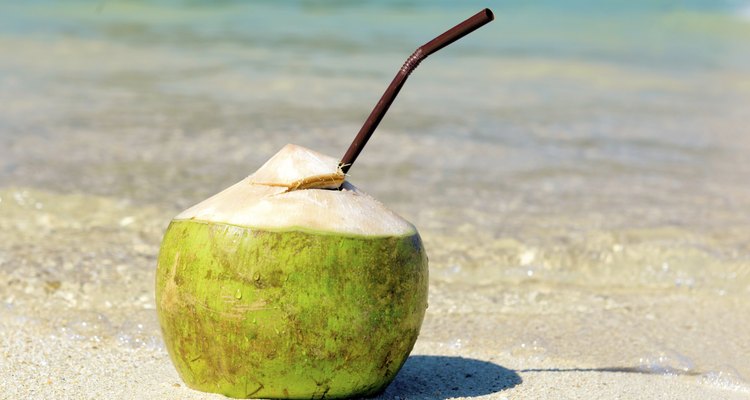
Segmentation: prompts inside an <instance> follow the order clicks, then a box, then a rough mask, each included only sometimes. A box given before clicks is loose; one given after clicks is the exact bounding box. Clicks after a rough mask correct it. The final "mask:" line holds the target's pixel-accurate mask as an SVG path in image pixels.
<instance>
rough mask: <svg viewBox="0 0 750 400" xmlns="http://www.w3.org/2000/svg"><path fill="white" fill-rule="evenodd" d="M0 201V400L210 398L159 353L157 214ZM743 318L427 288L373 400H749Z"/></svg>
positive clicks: (38, 198)
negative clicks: (408, 349) (421, 317)
mask: <svg viewBox="0 0 750 400" xmlns="http://www.w3.org/2000/svg"><path fill="white" fill-rule="evenodd" d="M0 198H1V199H2V202H1V203H0V205H1V206H2V210H3V212H2V219H1V220H0V224H2V226H0V241H1V242H2V243H6V246H5V247H4V251H3V253H2V260H1V261H2V263H3V265H4V266H5V268H3V270H2V273H0V283H2V285H3V288H4V290H3V297H4V298H3V304H2V308H0V327H1V328H2V329H0V348H1V349H2V352H3V360H4V362H3V363H2V364H0V376H1V377H2V378H0V387H2V393H3V398H9V399H11V398H71V399H72V398H101V397H108V398H123V399H130V398H145V397H150V398H154V397H156V398H184V399H205V398H222V396H217V395H209V394H204V393H200V392H196V391H193V390H191V389H189V388H187V387H185V385H184V383H182V382H181V380H180V379H179V377H178V376H177V374H176V372H175V370H174V369H173V367H172V365H171V362H170V361H169V357H168V355H167V353H166V351H165V348H164V345H163V343H162V341H161V337H160V333H159V327H158V323H157V320H156V315H155V310H154V304H153V281H154V260H155V256H156V252H157V251H158V243H159V239H160V235H161V230H162V229H163V222H164V221H166V220H168V218H169V215H170V214H169V213H167V212H164V211H163V210H160V209H158V208H155V207H134V206H132V205H127V204H123V203H122V202H121V201H117V200H115V199H111V198H106V197H91V196H80V195H59V194H54V193H48V192H42V191H38V190H31V189H20V188H14V189H5V190H2V191H1V192H0ZM422 235H423V236H424V237H425V238H427V240H426V242H427V244H428V246H429V245H432V246H436V245H437V244H439V242H438V243H435V242H436V239H435V236H436V235H435V234H434V233H432V232H430V231H429V230H428V231H426V232H422ZM19 239H23V240H19ZM9 243H12V245H10V246H9V245H8V244H9ZM436 258H437V260H433V262H434V263H441V262H444V260H441V258H442V257H441V256H438V257H436ZM11 263H12V265H14V267H15V268H8V266H9V264H11ZM436 275H437V274H436ZM101 282H111V283H110V284H102V283H101ZM747 311H748V305H747V303H746V302H745V301H744V296H731V295H728V294H720V293H712V292H707V291H704V290H695V289H690V288H685V289H684V290H680V291H672V290H666V289H659V288H652V289H648V290H644V289H643V288H627V287H619V288H618V287H614V288H609V289H601V288H590V287H586V286H567V287H562V286H559V287H555V285H550V284H549V283H545V282H543V281H539V280H533V279H519V280H518V281H517V282H506V283H503V284H494V285H483V284H481V283H466V282H460V281H457V280H452V281H451V280H447V279H444V278H440V277H439V275H438V277H437V278H433V282H432V283H431V288H430V307H429V309H428V313H427V317H426V319H425V323H424V326H423V329H422V332H421V335H420V338H419V340H418V342H417V345H416V347H415V349H414V351H413V353H412V356H411V358H410V359H409V360H408V361H407V363H406V365H405V366H404V368H403V369H402V371H401V373H400V374H399V375H398V378H397V379H396V381H395V382H394V383H393V384H392V385H391V386H390V387H389V388H388V389H387V390H386V391H385V393H383V394H382V395H381V396H379V397H378V398H383V399H397V398H401V399H412V398H417V399H440V398H445V399H448V398H492V399H502V398H516V397H522V398H539V399H543V398H550V397H555V398H582V397H584V398H665V399H666V398H695V399H701V398H726V399H734V398H737V399H740V398H750V386H748V385H747V383H746V381H745V380H744V378H743V376H742V373H746V372H745V371H743V372H740V371H738V369H737V368H735V367H733V365H747V364H746V361H745V357H746V354H747V346H748V343H747V341H746V340H745V339H746V337H745V335H744V334H743V332H746V330H745V326H746V324H747V318H748V312H747ZM619 327H627V328H619ZM633 332H639V334H638V335H634V334H633ZM704 366H713V367H712V368H710V369H704Z"/></svg>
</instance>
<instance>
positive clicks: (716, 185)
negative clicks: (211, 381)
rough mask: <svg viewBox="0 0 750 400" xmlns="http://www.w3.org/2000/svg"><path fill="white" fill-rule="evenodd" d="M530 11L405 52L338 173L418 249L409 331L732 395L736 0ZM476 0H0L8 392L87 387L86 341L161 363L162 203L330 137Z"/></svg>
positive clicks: (340, 137) (744, 202)
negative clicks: (370, 126) (423, 296)
mask: <svg viewBox="0 0 750 400" xmlns="http://www.w3.org/2000/svg"><path fill="white" fill-rule="evenodd" d="M536 4H537V5H535V6H528V5H526V4H525V3H524V2H503V3H498V4H491V5H490V6H492V7H493V9H494V11H495V14H496V17H497V20H496V21H495V22H494V23H493V24H491V25H489V26H488V27H486V28H484V29H482V30H480V31H477V32H476V33H474V34H472V35H471V36H470V37H467V38H466V39H464V40H463V41H461V42H460V43H456V44H455V45H453V46H451V47H450V48H447V49H445V50H443V51H441V52H440V53H439V54H436V55H434V56H432V57H431V58H430V59H429V60H428V61H426V62H424V63H423V64H422V65H421V66H420V68H419V70H418V71H417V72H415V73H414V75H413V76H412V77H411V78H410V80H409V82H408V83H407V84H406V86H405V89H404V90H403V92H402V94H401V95H400V97H399V99H398V100H397V101H396V103H395V104H394V106H393V108H392V110H391V111H390V113H389V114H388V116H387V117H386V119H385V120H384V122H383V124H382V125H381V127H380V128H379V129H378V131H377V133H376V134H375V136H374V137H373V139H372V140H371V142H370V144H369V145H368V147H367V149H366V150H365V151H364V152H363V154H362V156H361V157H360V159H359V160H358V161H357V164H356V165H355V166H354V167H353V168H352V170H351V172H350V175H351V180H352V181H353V182H354V183H356V184H357V185H358V186H359V187H360V188H362V189H363V190H365V191H367V192H369V193H370V194H372V195H374V196H375V197H376V198H378V199H380V200H381V201H383V202H384V203H385V204H387V205H388V206H389V207H391V208H392V209H393V210H395V211H397V212H398V213H399V214H401V215H403V216H404V217H406V218H407V219H409V220H410V221H412V222H413V223H414V224H415V225H416V226H417V227H418V228H419V230H420V232H421V234H422V237H423V239H424V242H425V245H426V247H427V250H428V253H429V255H430V267H431V279H432V286H431V298H430V308H429V310H428V316H427V319H426V321H425V327H424V329H423V332H422V336H421V338H420V342H418V344H417V348H416V351H418V352H422V353H429V352H437V353H438V354H442V353H446V352H448V353H451V354H462V355H465V356H474V357H475V358H481V359H487V358H488V357H489V356H492V357H495V358H494V360H495V361H496V362H500V363H501V364H502V365H503V366H505V367H508V368H512V369H516V370H521V369H535V368H547V369H549V368H593V369H596V368H599V369H602V368H634V369H636V370H639V371H644V372H647V373H656V374H678V375H680V374H682V375H689V376H696V377H698V378H696V379H699V380H700V384H705V385H720V386H722V385H723V387H729V388H735V389H736V390H740V389H737V388H744V389H742V390H745V391H747V390H748V389H747V388H748V387H749V386H748V385H750V383H748V379H750V363H749V362H748V361H747V360H748V358H749V357H750V331H748V330H747V328H746V326H750V306H749V305H748V304H747V299H748V296H750V157H749V155H750V136H749V135H748V133H750V132H749V131H748V130H749V129H750V112H748V109H750V108H749V107H748V104H750V18H749V17H748V15H749V14H748V10H750V4H746V3H742V2H739V1H725V2H712V1H690V2H682V3H676V2H645V1H644V2H610V3H608V4H607V5H606V6H605V5H601V4H600V3H599V2H593V1H575V2H572V3H571V2H566V6H565V7H562V6H560V5H557V2H551V1H550V2H541V3H536ZM483 5H485V4H482V5H480V4H479V3H472V2H460V4H454V2H430V3H429V5H427V2H408V1H407V2H401V1H399V2H397V1H393V2H364V3H361V4H359V5H356V6H355V5H347V4H343V3H339V2H334V3H330V4H328V5H324V6H321V5H317V4H314V3H312V2H306V1H297V2H291V1H290V2H284V3H281V4H279V3H277V2H257V3H254V4H252V5H250V4H245V3H242V2H232V1H226V2H220V3H216V2H210V3H209V2H178V1H162V2H148V3H146V2H128V3H124V2H111V1H105V2H99V3H95V4H89V3H86V2H66V3H65V4H64V5H63V4H55V5H54V6H52V5H51V3H48V2H44V1H38V2H24V3H23V5H7V4H5V5H2V6H0V53H2V54H5V55H6V56H3V57H0V104H2V105H3V106H2V107H0V299H1V300H2V301H3V303H2V304H1V305H0V325H2V328H3V329H2V330H0V332H2V333H0V339H2V340H0V348H2V349H3V351H4V352H5V353H6V354H9V356H8V357H10V358H9V359H12V360H21V361H23V363H21V362H17V363H14V365H8V364H6V365H0V373H2V374H3V375H5V376H8V374H10V376H12V377H14V378H16V379H13V380H11V381H10V382H9V381H5V382H4V383H3V385H4V386H6V389H8V390H9V391H8V390H6V392H7V393H10V394H11V395H12V394H13V393H19V394H24V393H26V392H24V390H26V389H24V387H28V385H30V384H34V383H35V382H36V383H38V382H39V376H49V377H50V379H52V377H54V378H55V379H58V378H59V379H63V380H65V379H68V382H74V381H75V382H86V379H87V378H86V376H90V375H91V374H93V375H96V373H97V368H96V367H92V366H89V367H87V366H86V362H85V360H86V359H88V358H91V357H90V356H91V355H92V354H94V353H96V351H95V349H92V348H100V349H108V350H107V351H104V352H99V353H96V354H99V355H98V356H97V357H104V358H107V357H109V358H113V359H117V357H121V358H122V357H125V359H127V360H129V361H132V360H141V361H143V360H151V359H153V358H159V357H161V359H160V360H161V361H160V362H164V361H165V360H166V359H165V358H164V357H165V353H164V349H163V345H162V344H161V341H160V336H159V332H158V326H157V325H156V322H155V318H154V316H153V272H154V267H155V256H156V252H157V251H158V245H159V241H160V238H161V235H162V233H163V230H164V228H165V227H166V225H167V223H168V222H169V220H170V219H171V217H172V216H174V215H175V214H176V213H177V212H179V211H180V210H182V209H184V208H186V207H187V206H190V205H192V204H194V203H196V202H197V201H199V200H201V199H204V198H206V197H207V196H208V195H210V194H213V193H215V192H217V191H219V190H220V189H222V188H224V187H226V186H228V185H230V184H232V183H234V182H235V181H238V180H240V179H241V178H243V177H244V176H246V175H247V174H249V173H251V172H252V171H254V170H255V169H256V168H257V167H258V166H259V165H260V164H261V163H262V162H263V161H264V160H265V159H267V158H268V157H270V156H271V155H272V154H274V153H275V152H276V151H277V150H278V149H279V148H281V147H282V146H283V145H284V144H286V143H290V142H291V143H296V144H300V145H303V146H306V147H310V148H313V149H316V150H318V151H321V152H324V153H327V154H330V155H333V156H338V155H341V154H343V152H344V151H345V150H346V147H347V146H348V144H349V141H350V140H351V139H352V137H353V135H354V134H355V133H356V132H357V130H358V129H359V126H360V125H361V123H362V121H363V120H364V119H365V117H366V116H367V113H368V112H369V111H370V109H371V107H372V106H373V105H374V103H375V102H376V101H377V99H378V96H379V95H380V94H381V93H382V91H383V90H384V88H385V86H386V85H387V83H388V82H390V79H391V78H392V75H393V74H394V73H395V71H396V70H397V69H398V67H399V66H400V65H401V63H402V62H403V60H404V59H405V58H406V56H407V55H408V54H410V53H411V52H412V51H413V50H414V48H415V47H416V46H418V45H419V44H421V43H423V42H425V41H426V40H429V39H430V38H431V37H432V36H434V35H435V34H437V33H440V32H441V31H442V30H444V29H445V28H447V27H449V26H451V25H452V24H453V23H455V22H457V20H459V19H461V18H463V17H466V16H469V15H471V14H472V13H473V12H475V11H476V10H478V9H480V8H481V7H482V6H483ZM8 332H22V333H23V334H21V335H20V336H19V335H9V334H8ZM50 342H51V343H54V344H55V346H56V347H58V348H61V349H64V351H62V352H60V353H59V354H51V353H49V352H48V351H46V352H45V351H44V350H39V349H44V348H46V346H47V343H50ZM34 349H36V350H38V351H35V350H34ZM123 354H125V355H124V356H123ZM66 355H67V356H72V357H73V358H74V359H76V358H78V359H80V360H84V361H82V362H81V363H79V364H76V365H77V366H75V367H73V366H71V364H66V363H70V361H65V360H66V358H65V357H66ZM102 362H103V363H104V361H102ZM24 363H25V364H24ZM134 363H135V362H134ZM92 365H96V364H95V363H94V364H92ZM133 369H134V371H135V370H136V367H133ZM86 371H88V375H87V372H86ZM74 372H75V374H77V375H75V376H77V377H78V378H75V377H73V375H72V374H74ZM99 372H101V371H99ZM75 379H78V380H77V381H76V380H75ZM18 382H21V383H23V384H24V385H27V386H22V385H20V384H18ZM136 389H137V387H135V388H134V389H133V390H136ZM14 390H16V392H14ZM733 390H734V389H733Z"/></svg>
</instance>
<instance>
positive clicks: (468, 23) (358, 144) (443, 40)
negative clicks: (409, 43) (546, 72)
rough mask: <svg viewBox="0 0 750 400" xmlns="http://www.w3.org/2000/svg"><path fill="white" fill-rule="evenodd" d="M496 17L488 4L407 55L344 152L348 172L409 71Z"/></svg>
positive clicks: (345, 170)
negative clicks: (487, 6)
mask: <svg viewBox="0 0 750 400" xmlns="http://www.w3.org/2000/svg"><path fill="white" fill-rule="evenodd" d="M494 18H495V16H494V15H493V14H492V11H491V10H490V9H489V8H485V9H484V10H482V11H480V12H478V13H476V14H474V15H473V16H472V17H470V18H469V19H467V20H465V21H463V22H461V23H460V24H458V25H456V26H454V27H453V28H451V29H449V30H447V31H445V32H444V33H443V34H442V35H440V36H438V37H436V38H435V39H432V40H431V41H429V42H427V43H425V44H424V45H423V46H421V47H419V48H418V49H417V50H416V51H414V53H412V55H411V56H409V58H407V59H406V61H405V62H404V65H402V66H401V69H399V71H398V73H397V74H396V76H395V77H394V78H393V81H392V82H391V84H390V85H388V88H386V90H385V93H383V96H382V97H381V98H380V100H379V101H378V104H376V105H375V108H374V109H373V110H372V112H371V113H370V116H369V117H368V118H367V120H366V121H365V123H364V125H362V128H360V130H359V132H358V133H357V136H356V137H355V138H354V141H352V144H351V145H350V146H349V149H348V150H347V151H346V154H344V157H343V158H342V159H341V162H340V163H339V166H340V168H341V170H342V171H343V172H344V173H346V172H347V171H349V168H350V167H351V166H352V163H354V161H355V160H356V159H357V156H359V153H360V152H362V149H363V148H364V147H365V144H367V141H368V140H370V136H372V133H373V132H375V129H376V128H377V127H378V125H379V124H380V121H381V120H382V119H383V116H384V115H385V113H386V112H387V111H388V108H390V106H391V104H392V103H393V100H394V99H395V98H396V96H397V95H398V92H399V91H400V90H401V87H403V86H404V83H405V82H406V78H408V77H409V75H410V74H411V73H412V72H413V71H414V70H415V69H416V68H417V66H418V65H419V63H421V62H422V60H424V59H425V58H427V56H429V55H430V54H432V53H434V52H436V51H438V50H440V49H442V48H443V47H445V46H448V45H449V44H451V43H453V42H455V41H456V40H458V39H461V38H462V37H464V36H466V35H468V34H469V33H471V32H474V31H475V30H477V29H479V28H480V27H482V26H483V25H485V24H486V23H488V22H490V21H492V20H493V19H494Z"/></svg>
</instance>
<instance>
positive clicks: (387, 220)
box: [175, 144, 416, 236]
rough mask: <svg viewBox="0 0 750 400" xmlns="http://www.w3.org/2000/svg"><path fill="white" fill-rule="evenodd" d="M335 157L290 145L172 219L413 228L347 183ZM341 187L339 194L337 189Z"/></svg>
mask: <svg viewBox="0 0 750 400" xmlns="http://www.w3.org/2000/svg"><path fill="white" fill-rule="evenodd" d="M344 179H345V175H344V173H343V172H342V171H341V168H339V163H338V161H337V160H336V159H334V158H332V157H329V156H326V155H323V154H320V153H318V152H315V151H312V150H310V149H306V148H304V147H301V146H297V145H293V144H288V145H286V146H284V148H282V149H281V150H280V151H279V152H278V153H276V155H274V156H273V157H271V159H269V160H268V161H267V162H266V163H265V164H263V165H262V166H261V167H260V169H258V170H257V171H256V172H255V173H254V174H252V175H250V176H248V177H247V178H245V179H243V180H241V181H239V182H237V183H236V184H234V185H232V186H230V187H229V188H227V189H225V190H223V191H222V192H220V193H218V194H216V195H214V196H212V197H210V198H208V199H206V200H204V201H203V202H201V203H198V204H196V205H195V206H193V207H190V208H188V209H187V210H185V211H183V212H182V213H180V214H179V215H178V216H177V217H175V220H196V221H205V222H213V223H224V224H231V225H237V226H244V227H250V228H256V229H265V230H274V231H279V230H294V229H300V230H306V231H316V232H321V233H334V234H344V235H357V236H404V235H411V234H414V233H415V232H416V229H415V228H414V226H413V225H412V224H410V223H409V222H408V221H406V220H405V219H403V218H401V217H400V216H398V215H397V214H396V213H394V212H393V211H391V210H389V209H387V208H386V207H385V206H384V205H383V204H381V203H380V202H379V201H377V200H375V199H373V198H372V197H370V196H368V195H367V194H365V193H363V192H361V191H359V190H358V189H357V188H356V187H354V186H353V185H351V184H350V183H349V182H344ZM342 184H343V190H336V189H337V188H338V187H339V186H341V185H342Z"/></svg>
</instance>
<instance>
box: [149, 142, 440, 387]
mask: <svg viewBox="0 0 750 400" xmlns="http://www.w3.org/2000/svg"><path fill="white" fill-rule="evenodd" d="M342 184H343V189H342V190H336V188H338V187H339V186H341V185H342ZM427 273H428V271H427V257H426V255H425V252H424V249H423V246H422V242H421V240H420V237H419V234H418V233H417V230H416V229H415V228H414V226H413V225H412V224H410V223H409V222H407V221H406V220H404V219H403V218H401V217H399V216H398V215H396V214H395V213H393V212H392V211H390V210H388V209H387V208H386V207H385V206H383V205H382V204H381V203H379V202H378V201H376V200H375V199H373V198H372V197H370V196H368V195H366V194H364V193H363V192H361V191H359V190H358V189H357V188H356V187H354V186H353V185H351V184H349V183H348V182H344V174H343V173H342V172H341V170H340V169H339V167H338V162H337V161H336V160H335V159H333V158H331V157H327V156H324V155H322V154H319V153H316V152H314V151H311V150H308V149H305V148H302V147H299V146H294V145H287V146H286V147H284V148H283V149H282V150H281V151H280V152H279V153H277V154H276V155H275V156H274V157H272V158H271V159H270V160H269V161H268V162H266V163H265V164H264V165H263V166H262V167H261V168H260V169H259V170H258V171H257V172H255V173H254V174H252V175H250V176H249V177H247V178H246V179H244V180H242V181H240V182H239V183H237V184H235V185H233V186H231V187H230V188H228V189H226V190H224V191H222V192H221V193H219V194H217V195H215V196H213V197H211V198H209V199H207V200H205V201H204V202H202V203H199V204H198V205H196V206H193V207H191V208H189V209H188V210H186V211H184V212H182V213H181V214H179V215H178V216H177V217H175V219H174V220H173V221H172V222H171V224H170V225H169V228H168V229H167V232H166V234H165V235H164V240H163V242H162V245H161V252H160V254H159V259H158V269H157V275H156V305H157V311H158V314H159V322H160V324H161V327H162V332H163V336H164V341H165V343H166V347H167V350H168V351H169V355H170V357H171V358H172V361H173V363H174V365H175V367H176V369H177V371H178V372H179V374H180V376H181V377H182V379H183V380H184V381H185V383H186V384H187V385H188V386H189V387H191V388H194V389H198V390H202V391H207V392H215V393H221V394H224V395H226V396H230V397H238V398H248V397H252V398H341V397H351V396H368V395H372V394H375V393H377V392H379V391H381V390H383V389H384V388H385V387H386V386H387V385H388V384H389V383H390V382H391V381H392V380H393V378H394V377H395V376H396V374H397V373H398V371H399V369H400V368H401V366H402V365H403V363H404V362H405V361H406V358H407V357H408V355H409V352H410V351H411V349H412V347H413V346H414V342H415V341H416V339H417V336H418V334H419V329H420V326H421V324H422V320H423V318H424V312H425V309H426V307H427V286H428V282H427Z"/></svg>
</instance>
